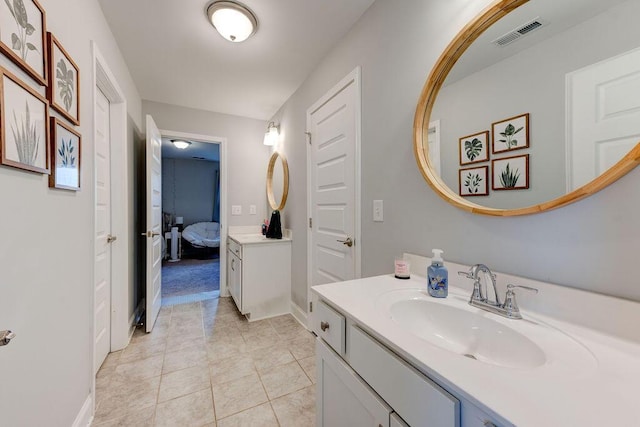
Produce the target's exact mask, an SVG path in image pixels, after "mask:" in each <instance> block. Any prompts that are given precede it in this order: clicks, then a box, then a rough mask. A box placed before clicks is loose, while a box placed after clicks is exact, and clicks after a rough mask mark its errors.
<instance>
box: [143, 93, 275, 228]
mask: <svg viewBox="0 0 640 427" xmlns="http://www.w3.org/2000/svg"><path fill="white" fill-rule="evenodd" d="M142 110H143V114H144V115H147V114H150V115H151V116H153V119H154V120H155V122H156V124H157V125H158V127H159V128H160V129H162V130H167V131H175V132H185V133H194V134H198V135H210V136H216V137H222V138H227V164H226V165H225V164H221V165H220V167H221V168H225V167H226V168H228V169H227V173H228V175H227V177H228V183H227V192H228V195H227V204H228V206H221V207H220V209H226V210H227V218H228V221H229V224H227V225H228V226H236V225H260V224H261V223H262V220H263V219H264V218H267V213H266V205H267V201H266V200H267V196H266V185H267V166H268V164H269V157H270V150H269V147H267V146H265V145H263V143H262V141H263V139H264V133H265V132H266V130H267V122H265V121H263V120H255V119H249V118H245V117H238V116H231V115H228V114H220V113H214V112H211V111H203V110H195V109H191V108H184V107H179V106H176V105H169V104H162V103H159V102H152V101H143V103H142ZM231 205H241V206H242V215H240V216H235V215H231ZM250 205H256V209H257V213H256V215H250V214H249V206H250Z"/></svg>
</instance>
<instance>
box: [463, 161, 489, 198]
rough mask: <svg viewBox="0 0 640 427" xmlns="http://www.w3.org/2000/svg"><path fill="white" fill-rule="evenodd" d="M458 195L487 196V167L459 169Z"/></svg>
mask: <svg viewBox="0 0 640 427" xmlns="http://www.w3.org/2000/svg"><path fill="white" fill-rule="evenodd" d="M458 175H459V178H458V179H459V184H458V185H459V187H458V188H459V194H460V195H461V196H463V197H469V196H488V195H489V183H488V180H489V166H478V167H475V168H465V169H460V171H459V172H458Z"/></svg>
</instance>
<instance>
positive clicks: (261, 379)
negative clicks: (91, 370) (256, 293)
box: [92, 298, 315, 427]
mask: <svg viewBox="0 0 640 427" xmlns="http://www.w3.org/2000/svg"><path fill="white" fill-rule="evenodd" d="M314 349H315V340H314V337H313V335H312V334H311V333H309V332H308V331H306V330H305V329H304V328H303V327H302V326H301V325H300V324H299V323H298V322H297V321H296V320H295V319H294V318H293V317H292V316H291V315H283V316H279V317H275V318H272V319H267V320H261V321H256V322H252V323H248V322H247V321H246V319H245V318H244V317H243V316H241V315H240V313H239V312H238V311H237V309H236V307H235V305H234V303H233V301H232V300H231V298H216V299H208V300H205V301H201V302H191V303H187V304H178V305H173V306H163V307H162V309H161V311H160V315H159V317H158V320H157V323H156V325H155V327H154V330H153V332H152V333H150V334H145V333H144V332H143V331H141V330H136V332H135V334H134V336H133V338H132V340H131V343H130V344H129V346H128V347H127V348H125V349H124V350H122V351H119V352H115V353H112V354H110V355H109V356H108V357H107V359H106V361H105V362H104V364H103V365H102V367H101V368H100V371H99V372H98V374H97V379H96V402H97V403H96V415H95V419H94V422H93V424H92V425H93V426H94V427H104V426H180V427H187V426H193V427H200V426H207V427H211V426H218V427H228V426H296V427H302V426H313V425H314V424H315V350H314Z"/></svg>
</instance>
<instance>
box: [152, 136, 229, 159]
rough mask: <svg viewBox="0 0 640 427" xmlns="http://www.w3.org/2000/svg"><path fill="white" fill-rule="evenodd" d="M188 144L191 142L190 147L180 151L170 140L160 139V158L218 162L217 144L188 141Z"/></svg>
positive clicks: (218, 148)
mask: <svg viewBox="0 0 640 427" xmlns="http://www.w3.org/2000/svg"><path fill="white" fill-rule="evenodd" d="M189 142H191V145H190V146H188V147H187V148H185V149H184V150H181V149H179V148H176V147H175V146H174V145H173V144H172V143H171V139H169V138H162V145H161V148H162V158H163V159H187V160H193V159H195V160H208V161H211V162H219V161H220V146H219V145H218V144H211V143H209V142H199V141H193V140H189Z"/></svg>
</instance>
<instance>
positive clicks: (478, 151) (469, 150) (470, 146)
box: [458, 130, 489, 166]
mask: <svg viewBox="0 0 640 427" xmlns="http://www.w3.org/2000/svg"><path fill="white" fill-rule="evenodd" d="M458 150H459V152H460V166H463V165H468V164H471V163H480V162H486V161H487V160H489V131H488V130H486V131H484V132H480V133H476V134H474V135H469V136H463V137H462V138H460V139H459V140H458Z"/></svg>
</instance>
